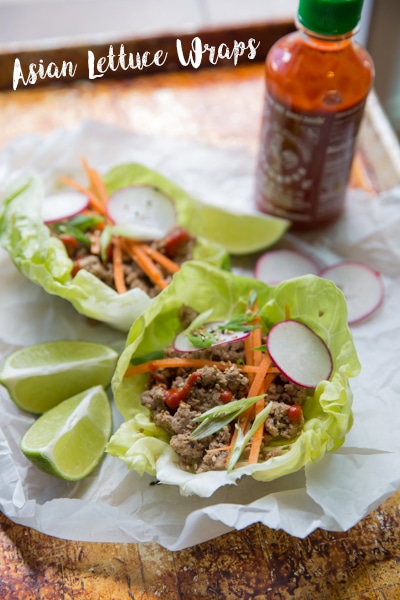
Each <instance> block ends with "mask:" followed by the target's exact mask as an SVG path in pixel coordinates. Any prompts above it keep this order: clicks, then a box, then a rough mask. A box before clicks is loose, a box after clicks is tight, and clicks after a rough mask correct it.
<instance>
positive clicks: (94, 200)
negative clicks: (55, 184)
mask: <svg viewBox="0 0 400 600" xmlns="http://www.w3.org/2000/svg"><path fill="white" fill-rule="evenodd" d="M60 181H61V183H64V184H65V185H68V186H70V187H73V188H75V189H76V190H78V192H81V194H84V195H85V196H86V197H87V198H88V199H89V203H90V206H91V207H92V208H93V209H94V210H95V211H97V212H98V213H100V214H101V215H104V216H106V209H105V207H104V206H103V205H102V204H101V202H99V200H98V199H97V197H96V195H95V194H94V193H93V192H92V191H91V190H88V189H87V188H85V186H84V185H82V184H80V183H78V181H75V179H71V178H70V177H60Z"/></svg>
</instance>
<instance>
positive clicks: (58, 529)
mask: <svg viewBox="0 0 400 600" xmlns="http://www.w3.org/2000/svg"><path fill="white" fill-rule="evenodd" d="M82 156H85V157H86V159H87V160H88V162H89V163H90V164H91V165H93V166H95V167H96V168H97V169H99V170H100V171H102V172H104V171H106V170H108V169H109V168H110V167H111V166H113V165H116V164H119V163H122V162H127V161H138V162H141V163H142V164H145V165H146V166H148V167H150V168H154V169H157V170H159V171H160V172H161V173H163V174H164V175H165V176H167V177H170V178H172V179H174V180H175V181H176V182H177V183H179V184H180V185H182V186H183V187H185V189H186V190H187V191H188V192H190V193H192V194H193V195H194V196H196V197H198V198H199V199H202V200H204V201H206V202H211V203H217V204H219V205H222V206H225V207H228V206H229V208H230V209H233V210H234V209H235V208H237V209H241V210H243V209H244V208H245V209H246V210H248V211H253V210H254V208H253V204H252V189H253V170H254V157H252V156H250V155H249V154H247V153H246V152H242V151H225V150H220V149H215V148H208V147H204V146H199V145H196V144H193V143H191V142H190V143H189V142H184V141H179V140H174V139H155V138H147V137H144V136H137V135H134V134H132V133H130V132H126V131H123V130H120V129H117V128H115V127H110V126H106V125H104V124H100V123H95V122H85V123H83V124H81V125H80V126H79V127H77V128H75V129H72V130H68V131H66V130H56V131H54V132H53V133H52V134H51V135H50V136H48V137H46V138H42V137H40V136H25V137H22V138H18V139H16V140H15V141H14V142H12V143H11V144H9V145H8V146H7V147H6V148H5V149H4V150H3V151H2V152H1V153H0V197H1V196H2V194H3V192H4V190H5V189H6V187H7V185H8V184H9V183H10V182H11V181H12V180H13V179H16V178H18V177H19V176H20V175H21V173H26V172H29V171H30V170H36V171H39V172H40V173H41V174H42V175H43V177H45V178H50V179H53V178H54V177H55V176H57V175H61V174H65V172H66V171H68V172H69V173H73V172H74V171H76V172H79V170H80V159H81V157H82ZM399 231H400V187H399V188H396V189H393V190H391V191H390V192H386V193H384V194H382V195H381V196H380V197H378V198H376V197H374V198H372V197H370V196H368V195H366V194H364V193H362V192H360V191H350V192H349V194H348V199H347V208H346V211H345V214H344V215H343V217H342V218H341V220H340V221H339V222H338V223H337V224H335V225H333V226H331V227H330V228H328V229H325V230H324V231H320V232H318V233H310V234H303V235H302V236H299V235H297V236H294V235H293V234H290V235H287V236H286V238H285V240H284V241H283V243H284V244H287V245H291V246H295V247H296V246H297V247H299V248H300V249H303V250H306V251H307V252H310V253H311V254H312V255H313V256H314V257H316V258H317V259H318V260H319V261H320V262H321V264H322V265H325V264H329V263H332V262H334V261H336V260H338V259H341V258H349V259H358V260H362V261H363V262H366V263H368V264H369V265H371V266H372V267H374V268H375V269H377V270H379V271H380V272H381V273H382V275H383V278H384V283H385V289H386V296H385V300H384V303H383V305H382V307H381V308H380V309H379V311H378V312H377V313H376V314H375V315H373V316H372V317H371V318H370V319H368V320H367V321H365V322H363V323H360V324H358V325H357V326H354V327H353V335H354V338H355V342H356V346H357V349H358V354H359V357H360V360H361V364H362V373H361V375H360V376H359V377H358V378H357V379H355V380H352V382H351V385H352V389H353V392H354V416H355V422H354V426H353V428H352V430H351V432H350V433H349V435H348V437H347V440H346V443H345V445H344V446H343V447H342V448H341V449H340V450H339V451H338V452H336V453H335V454H328V455H326V456H325V457H324V458H323V459H322V460H321V461H320V462H318V463H316V464H314V465H311V466H308V467H306V468H305V469H304V470H302V471H300V472H298V473H295V474H293V475H291V476H288V477H284V478H282V479H280V480H278V481H275V482H272V483H260V482H256V481H254V480H253V479H251V478H245V479H242V480H241V481H239V483H238V485H234V486H228V487H225V488H222V489H220V490H219V491H218V492H217V493H216V494H214V495H213V496H212V497H211V498H208V499H204V498H198V497H195V496H191V497H181V496H180V495H179V492H178V491H177V490H176V489H175V488H174V487H172V486H165V485H155V484H154V483H155V482H154V481H153V479H152V478H151V477H148V476H144V477H140V476H138V475H137V474H136V473H133V472H129V471H128V470H127V469H126V467H125V465H124V464H123V463H122V462H120V461H119V460H117V459H115V458H112V457H110V456H107V457H106V458H105V460H104V461H103V462H102V464H101V465H100V466H99V467H98V469H97V470H96V471H95V472H94V473H93V474H92V475H91V476H90V477H88V478H87V479H85V480H83V481H81V482H78V483H68V482H63V481H59V480H57V479H55V478H53V477H51V476H48V475H46V474H43V473H41V472H40V471H38V470H37V469H36V468H35V467H33V466H32V465H30V463H29V462H28V461H27V460H26V459H25V458H24V456H23V455H22V454H21V452H20V450H19V447H18V441H19V439H20V437H21V436H22V435H23V433H24V432H25V430H26V428H27V427H28V426H29V424H30V423H31V421H32V417H31V416H29V415H27V414H25V413H23V412H21V411H20V410H18V409H17V408H16V407H15V406H14V404H13V403H12V402H11V401H10V399H9V397H8V395H7V392H6V390H5V389H4V388H2V387H0V414H1V420H0V508H1V510H2V511H3V512H4V514H6V515H7V516H8V517H9V518H10V519H12V520H13V521H15V522H17V523H21V524H24V525H28V526H30V527H33V528H35V529H37V530H39V531H42V532H45V533H47V534H49V535H53V536H58V537H62V538H67V539H75V540H81V541H103V542H150V541H155V542H158V543H160V544H161V545H163V546H165V547H166V548H169V549H171V550H177V549H182V548H185V547H188V546H191V545H194V544H197V543H200V542H202V541H205V540H208V539H211V538H213V537H216V536H218V535H220V534H223V533H225V532H227V531H229V530H231V529H232V528H237V529H241V528H243V527H246V526H248V525H250V524H252V523H255V522H257V521H260V522H262V523H263V524H265V525H267V526H269V527H271V528H279V529H283V530H285V531H286V532H288V533H290V534H292V535H295V536H298V537H305V536H306V535H307V534H309V533H310V532H312V531H313V530H314V529H316V528H318V527H320V528H323V529H327V530H336V531H341V530H346V529H348V528H349V527H351V526H353V525H354V524H356V523H357V522H358V521H359V520H360V519H362V518H363V517H364V516H365V515H366V514H367V513H368V512H369V511H371V510H372V509H374V508H375V507H376V506H377V505H378V504H379V503H381V502H382V501H383V500H384V499H385V498H387V497H388V496H389V495H390V494H392V493H393V492H394V491H395V490H397V489H398V488H399V487H400V435H399V431H400V370H399V368H398V367H399V360H400V308H399V307H400V236H399ZM0 272H1V286H0V360H3V358H4V357H5V356H6V355H7V354H8V353H10V352H12V351H13V350H15V349H17V348H19V347H21V346H25V345H29V344H33V343H36V342H40V341H46V340H50V339H89V340H96V341H101V342H104V343H108V344H110V345H112V346H114V347H115V348H117V349H120V348H121V347H122V345H123V343H124V338H123V337H122V334H121V333H118V332H116V331H113V330H111V329H109V328H107V327H106V326H104V325H97V324H93V323H89V322H88V321H87V320H86V319H85V318H84V317H82V316H81V315H78V314H77V313H76V312H75V311H74V309H73V308H72V307H71V306H70V305H69V304H68V303H66V302H65V301H63V300H61V299H59V298H56V297H52V296H49V295H48V294H46V293H45V292H44V291H43V290H42V289H40V288H38V287H36V286H35V285H34V284H32V283H31V282H29V281H28V280H26V279H25V278H24V277H22V276H21V275H20V274H19V273H18V272H17V271H16V269H15V268H14V266H13V265H12V263H11V261H10V259H9V257H8V255H7V254H6V253H5V252H4V251H3V250H0ZM114 421H115V427H117V426H118V424H119V422H120V417H119V415H118V414H117V411H116V410H114Z"/></svg>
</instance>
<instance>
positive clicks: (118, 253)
mask: <svg viewBox="0 0 400 600" xmlns="http://www.w3.org/2000/svg"><path fill="white" fill-rule="evenodd" d="M113 245H114V250H113V271H114V283H115V288H116V290H117V292H118V293H119V294H125V292H126V285H125V277H124V270H123V262H122V250H121V246H120V244H119V241H118V239H115V240H114V243H113Z"/></svg>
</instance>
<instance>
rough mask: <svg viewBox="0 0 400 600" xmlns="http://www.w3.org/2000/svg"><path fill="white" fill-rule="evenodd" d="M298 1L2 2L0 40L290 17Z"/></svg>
mask: <svg viewBox="0 0 400 600" xmlns="http://www.w3.org/2000/svg"><path fill="white" fill-rule="evenodd" d="M297 5H298V0H0V44H9V43H18V42H29V41H34V40H40V39H54V38H70V39H76V38H81V37H85V36H88V35H100V36H101V35H104V36H105V35H110V34H112V35H117V36H118V37H120V36H134V35H148V34H150V33H153V34H154V33H166V32H172V31H174V32H176V31H177V30H180V31H189V32H190V31H193V30H195V29H199V28H202V27H205V26H211V27H213V26H220V25H234V24H239V23H251V22H255V21H260V20H262V21H265V20H267V19H268V18H271V19H275V18H280V17H285V18H294V14H295V11H296V9H297Z"/></svg>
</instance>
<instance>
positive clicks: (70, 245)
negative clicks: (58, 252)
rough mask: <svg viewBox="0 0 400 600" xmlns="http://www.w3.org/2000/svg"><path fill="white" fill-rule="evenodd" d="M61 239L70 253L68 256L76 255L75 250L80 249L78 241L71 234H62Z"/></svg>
mask: <svg viewBox="0 0 400 600" xmlns="http://www.w3.org/2000/svg"><path fill="white" fill-rule="evenodd" d="M59 238H60V240H61V241H62V243H63V244H64V246H65V248H66V250H67V252H68V256H72V255H73V254H74V252H75V250H77V248H78V242H77V240H76V239H75V238H74V236H73V235H71V234H70V233H61V234H60V236H59Z"/></svg>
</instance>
